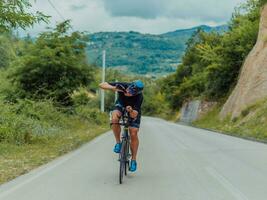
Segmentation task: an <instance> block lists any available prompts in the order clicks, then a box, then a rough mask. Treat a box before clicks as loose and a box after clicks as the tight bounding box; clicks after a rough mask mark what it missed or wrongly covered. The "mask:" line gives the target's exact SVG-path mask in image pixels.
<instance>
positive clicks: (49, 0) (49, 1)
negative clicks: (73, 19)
mask: <svg viewBox="0 0 267 200" xmlns="http://www.w3.org/2000/svg"><path fill="white" fill-rule="evenodd" d="M47 1H48V3H49V4H50V5H51V6H52V7H53V8H54V10H55V11H56V12H57V14H58V15H59V16H60V17H61V19H62V20H63V21H66V20H65V18H64V17H63V15H61V13H60V12H59V10H58V9H57V8H56V6H55V5H54V4H53V3H52V1H51V0H47Z"/></svg>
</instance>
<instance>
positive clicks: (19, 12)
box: [0, 0, 48, 32]
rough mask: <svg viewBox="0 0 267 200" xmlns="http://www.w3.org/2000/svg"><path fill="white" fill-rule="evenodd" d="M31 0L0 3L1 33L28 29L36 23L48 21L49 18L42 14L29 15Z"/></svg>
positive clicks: (9, 0) (8, 0) (3, 0)
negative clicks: (13, 29) (14, 29)
mask: <svg viewBox="0 0 267 200" xmlns="http://www.w3.org/2000/svg"><path fill="white" fill-rule="evenodd" d="M30 7H31V4H30V2H29V0H1V1H0V32H6V31H9V30H11V29H12V28H19V27H20V28H23V29H25V28H27V27H29V26H32V25H33V24H35V23H38V22H41V21H47V19H48V16H46V15H44V14H43V13H41V12H38V11H37V12H36V13H34V14H33V13H29V12H28V11H27V10H28V9H29V8H30Z"/></svg>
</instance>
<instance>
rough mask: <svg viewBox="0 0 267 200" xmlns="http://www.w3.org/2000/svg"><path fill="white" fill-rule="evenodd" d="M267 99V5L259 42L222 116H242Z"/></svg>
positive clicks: (244, 66) (224, 107)
mask: <svg viewBox="0 0 267 200" xmlns="http://www.w3.org/2000/svg"><path fill="white" fill-rule="evenodd" d="M266 97H267V4H265V6H264V7H263V9H262V11H261V19H260V29H259V35H258V40H257V43H256V45H255V46H254V48H253V49H252V51H251V52H250V53H249V55H248V57H247V58H246V60H245V63H244V65H243V68H242V71H241V74H240V77H239V80H238V83H237V85H236V87H235V89H234V90H233V92H232V94H231V96H230V97H229V99H228V100H227V102H226V103H225V105H224V106H223V109H222V110H221V113H220V116H221V117H222V118H224V117H226V116H227V115H229V114H230V115H231V116H232V118H234V117H237V116H239V115H240V113H241V111H242V110H243V109H245V108H246V107H247V106H249V105H252V104H254V103H256V102H257V101H259V100H261V99H264V98H266Z"/></svg>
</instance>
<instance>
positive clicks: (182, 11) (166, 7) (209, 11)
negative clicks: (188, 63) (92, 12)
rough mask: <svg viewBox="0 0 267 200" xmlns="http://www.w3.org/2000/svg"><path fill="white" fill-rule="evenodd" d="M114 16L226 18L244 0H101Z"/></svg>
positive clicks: (218, 19)
mask: <svg viewBox="0 0 267 200" xmlns="http://www.w3.org/2000/svg"><path fill="white" fill-rule="evenodd" d="M103 2H104V6H105V8H106V10H107V11H108V12H109V13H110V15H112V16H114V17H137V18H144V19H156V18H159V17H167V18H181V19H203V20H214V21H222V20H227V19H229V17H230V16H231V13H232V12H233V8H234V7H235V6H236V5H237V4H238V3H240V2H244V0H223V1H216V0H135V1H133V0H112V1H111V0H103Z"/></svg>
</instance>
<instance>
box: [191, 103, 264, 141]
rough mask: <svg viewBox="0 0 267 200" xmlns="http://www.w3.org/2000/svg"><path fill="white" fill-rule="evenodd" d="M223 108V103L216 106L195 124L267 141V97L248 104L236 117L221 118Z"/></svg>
mask: <svg viewBox="0 0 267 200" xmlns="http://www.w3.org/2000/svg"><path fill="white" fill-rule="evenodd" d="M221 108H222V105H218V106H216V107H215V108H214V109H213V110H212V111H210V112H209V113H207V114H206V115H205V116H203V117H202V118H201V119H199V120H197V121H195V122H194V123H193V125H195V126H197V127H201V128H208V129H212V130H215V131H219V132H224V133H226V134H229V135H235V136H240V137H244V138H253V139H257V140H261V141H267V99H265V100H262V101H259V102H257V103H255V104H253V105H251V106H248V107H247V108H246V109H244V110H243V111H242V112H241V114H240V116H239V117H236V118H234V119H231V118H230V116H228V117H226V118H225V119H223V120H221V119H220V118H219V112H220V110H221Z"/></svg>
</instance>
